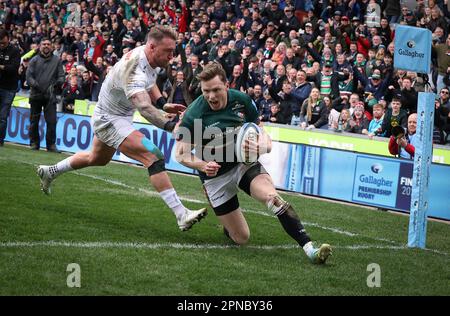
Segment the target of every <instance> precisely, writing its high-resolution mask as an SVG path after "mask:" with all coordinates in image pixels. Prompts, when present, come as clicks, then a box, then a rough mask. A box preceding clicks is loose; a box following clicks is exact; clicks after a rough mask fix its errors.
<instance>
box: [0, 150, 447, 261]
mask: <svg viewBox="0 0 450 316" xmlns="http://www.w3.org/2000/svg"><path fill="white" fill-rule="evenodd" d="M0 159H1V160H9V161H14V162H18V163H22V164H26V165H31V166H34V167H37V165H35V164H34V163H30V162H27V161H20V160H16V159H9V158H4V157H0ZM72 173H74V174H76V175H79V176H82V177H87V178H91V179H94V180H98V181H103V182H105V183H108V184H111V185H116V186H120V187H123V188H127V189H130V190H133V191H138V192H141V193H144V194H146V195H149V196H153V197H159V193H158V192H155V191H151V190H147V189H143V188H138V187H134V186H131V185H128V184H126V183H123V182H121V181H118V180H112V179H108V178H104V177H100V176H96V175H90V174H86V173H82V172H79V171H73V172H72ZM180 199H181V200H182V201H186V202H192V203H198V204H205V203H207V202H206V201H202V200H198V199H192V198H189V197H184V196H180ZM242 210H243V212H245V213H250V214H256V215H261V216H266V217H273V218H275V215H273V214H269V213H267V212H263V211H255V210H248V209H242ZM303 224H304V225H305V226H311V227H316V228H319V229H323V230H327V231H331V232H333V233H336V234H340V235H345V236H349V237H361V238H367V239H371V240H375V241H380V242H385V243H389V244H392V246H387V247H404V246H402V245H400V244H399V243H398V242H395V241H393V240H389V239H386V238H378V237H369V236H365V235H361V234H358V233H353V232H349V231H346V230H342V229H339V228H336V227H327V226H322V225H320V224H318V223H312V222H306V221H305V222H303ZM426 250H427V251H431V252H435V253H440V254H445V255H446V253H445V252H441V251H439V250H434V249H426Z"/></svg>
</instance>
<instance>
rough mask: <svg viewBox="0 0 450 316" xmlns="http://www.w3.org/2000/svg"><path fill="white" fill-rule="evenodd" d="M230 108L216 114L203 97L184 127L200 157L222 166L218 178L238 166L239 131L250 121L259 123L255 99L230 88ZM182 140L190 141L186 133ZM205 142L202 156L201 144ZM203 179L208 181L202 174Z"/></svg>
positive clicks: (193, 105) (188, 114) (189, 111)
mask: <svg viewBox="0 0 450 316" xmlns="http://www.w3.org/2000/svg"><path fill="white" fill-rule="evenodd" d="M227 98H228V101H227V105H226V107H225V108H223V109H221V110H219V111H213V110H212V109H211V107H210V106H209V104H208V102H207V101H206V100H205V98H204V97H203V96H202V95H201V96H199V97H198V98H197V99H196V100H195V101H194V102H192V103H191V105H190V106H189V107H188V108H187V110H186V112H185V113H184V116H183V119H182V121H181V124H180V127H184V128H185V129H188V130H189V132H190V143H191V144H193V145H195V146H196V147H195V150H196V156H197V157H199V158H201V159H202V160H205V161H216V162H217V163H218V164H220V165H221V168H220V169H219V172H218V173H217V176H219V175H221V174H224V173H226V172H227V171H229V170H231V169H232V168H233V167H234V166H236V165H237V162H236V155H235V152H234V142H235V138H236V132H237V130H238V128H239V127H240V126H242V125H243V124H244V123H247V122H254V123H258V110H257V109H256V105H255V103H254V102H253V100H252V99H251V98H250V97H249V96H248V95H247V94H245V93H242V92H240V91H238V90H234V89H229V90H228V93H227ZM177 138H178V139H180V140H181V139H183V140H184V141H189V140H188V139H187V138H186V136H185V135H183V132H182V130H180V133H179V134H178V136H177ZM200 142H201V150H202V152H201V156H200V155H199V152H198V150H199V148H198V144H200ZM200 177H201V178H202V179H206V178H208V177H207V176H206V174H204V173H201V172H200Z"/></svg>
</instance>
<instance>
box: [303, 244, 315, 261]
mask: <svg viewBox="0 0 450 316" xmlns="http://www.w3.org/2000/svg"><path fill="white" fill-rule="evenodd" d="M303 250H304V251H305V253H306V255H307V256H308V257H310V256H311V255H312V253H313V251H314V246H313V244H312V242H311V241H310V242H307V243H306V245H304V246H303Z"/></svg>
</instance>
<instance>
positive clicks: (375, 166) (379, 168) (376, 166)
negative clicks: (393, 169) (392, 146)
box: [370, 163, 383, 174]
mask: <svg viewBox="0 0 450 316" xmlns="http://www.w3.org/2000/svg"><path fill="white" fill-rule="evenodd" d="M370 170H372V172H373V173H376V174H378V173H381V171H383V166H382V165H380V164H379V163H376V164H373V165H372V167H370Z"/></svg>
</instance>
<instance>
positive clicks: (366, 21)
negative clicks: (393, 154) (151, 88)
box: [0, 0, 450, 144]
mask: <svg viewBox="0 0 450 316" xmlns="http://www.w3.org/2000/svg"><path fill="white" fill-rule="evenodd" d="M411 3H413V7H411ZM449 22H450V14H449V10H448V0H429V1H424V0H418V1H412V2H411V1H405V2H404V1H400V0H389V1H374V0H350V1H349V0H334V1H333V0H282V1H259V0H258V1H250V0H242V1H241V0H234V1H231V2H230V1H220V0H215V1H209V0H192V1H188V0H184V1H181V0H161V1H159V0H147V1H144V0H88V1H76V0H48V1H43V0H34V1H31V0H28V1H23V0H0V24H1V25H0V27H1V28H4V29H6V30H7V31H8V32H9V34H10V42H11V44H12V45H14V46H16V47H18V48H19V50H20V52H21V56H22V58H21V65H20V68H19V89H20V93H25V94H26V93H27V91H28V90H29V83H28V82H27V80H26V75H25V74H26V70H27V67H28V65H29V62H30V59H31V58H33V56H35V55H36V54H38V53H39V43H40V41H41V40H42V39H43V38H49V39H50V40H51V41H52V43H53V46H54V51H53V54H55V55H56V56H57V57H58V58H60V60H61V61H62V64H63V66H64V71H65V83H64V84H63V85H62V86H61V87H59V91H57V93H58V94H59V95H60V96H61V97H62V104H63V110H64V111H66V112H73V105H74V103H75V100H76V99H88V100H91V101H97V100H98V95H99V91H100V87H101V85H102V82H103V79H104V78H105V76H106V75H107V73H108V71H109V69H110V68H111V67H112V66H114V64H115V63H116V62H117V61H118V60H119V59H120V58H121V57H122V56H123V55H124V54H126V52H128V51H129V50H131V49H133V48H135V47H137V46H140V45H142V44H143V43H145V37H146V33H147V31H148V29H149V28H151V27H152V26H153V25H155V24H168V25H172V26H173V27H174V28H175V29H176V30H177V31H178V41H177V48H176V52H175V54H174V55H175V58H174V59H173V61H171V63H170V66H169V67H168V69H163V70H162V71H161V73H160V75H159V77H158V81H157V84H158V86H159V87H160V90H161V91H163V94H164V96H165V98H167V100H168V101H169V102H173V103H181V104H185V105H189V104H190V103H191V102H192V100H194V99H195V98H196V97H198V96H199V95H200V94H201V90H200V85H199V81H198V80H197V78H196V75H197V74H198V73H199V72H200V71H201V70H202V67H203V66H204V65H205V64H207V63H208V62H210V61H218V62H220V63H221V64H222V66H223V67H224V69H225V71H226V73H227V76H228V78H229V86H230V88H232V89H238V90H240V91H243V92H245V93H247V94H248V95H250V96H251V97H252V98H253V100H254V101H255V104H256V105H257V107H258V109H259V112H260V119H261V120H262V121H268V122H273V123H279V124H290V125H297V126H298V127H299V128H304V129H318V128H321V129H330V130H334V131H344V132H350V133H357V134H367V135H368V136H369V137H372V136H384V137H389V136H390V135H391V129H392V127H394V126H396V125H401V126H403V127H405V128H406V125H407V118H408V115H410V114H411V113H414V112H416V111H417V99H418V92H420V91H425V89H426V87H427V85H428V86H429V87H430V89H431V90H432V91H434V92H435V93H436V95H437V97H436V104H435V108H436V115H435V134H434V142H435V143H440V144H444V143H445V142H446V141H448V140H449V139H448V137H447V135H449V134H450V114H449V112H450V101H449V89H448V87H449V86H450V79H449V74H450V34H449V25H450V24H449ZM397 24H405V25H410V26H418V27H422V28H427V29H429V30H430V31H431V32H432V40H433V43H432V45H433V46H432V53H433V54H432V58H433V59H432V71H431V72H430V74H428V75H427V76H423V75H418V74H416V73H413V72H407V71H403V70H399V69H395V68H394V67H393V65H394V61H393V59H394V36H395V26H396V25H397Z"/></svg>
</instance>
